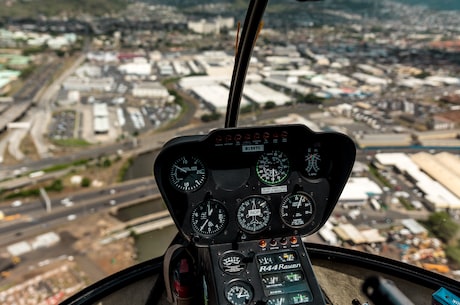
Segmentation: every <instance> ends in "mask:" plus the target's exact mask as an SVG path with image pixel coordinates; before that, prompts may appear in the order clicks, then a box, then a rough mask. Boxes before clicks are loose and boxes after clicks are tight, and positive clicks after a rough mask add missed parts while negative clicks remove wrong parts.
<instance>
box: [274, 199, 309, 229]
mask: <svg viewBox="0 0 460 305" xmlns="http://www.w3.org/2000/svg"><path fill="white" fill-rule="evenodd" d="M313 213H314V201H313V198H311V196H310V195H308V194H306V193H303V192H298V193H293V194H290V195H288V196H286V197H285V198H284V199H283V201H282V202H281V206H280V216H281V219H282V220H283V222H284V223H285V224H286V225H288V226H289V227H292V228H302V227H304V226H306V225H307V224H308V223H309V222H310V220H311V219H312V218H313Z"/></svg>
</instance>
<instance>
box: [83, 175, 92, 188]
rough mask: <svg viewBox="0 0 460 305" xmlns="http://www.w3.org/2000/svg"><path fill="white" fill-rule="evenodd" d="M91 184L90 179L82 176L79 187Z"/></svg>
mask: <svg viewBox="0 0 460 305" xmlns="http://www.w3.org/2000/svg"><path fill="white" fill-rule="evenodd" d="M90 185H91V179H89V178H88V177H83V179H81V187H88V186H90Z"/></svg>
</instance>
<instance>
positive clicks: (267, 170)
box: [256, 150, 289, 185]
mask: <svg viewBox="0 0 460 305" xmlns="http://www.w3.org/2000/svg"><path fill="white" fill-rule="evenodd" d="M256 172H257V176H258V177H259V179H260V180H261V181H262V182H263V183H265V184H269V185H274V184H278V183H281V182H283V181H284V180H285V179H286V178H287V176H288V174H289V159H288V158H287V156H286V155H285V154H284V153H283V152H282V151H279V150H274V151H271V152H266V153H264V154H262V155H261V156H260V157H259V159H258V160H257V165H256Z"/></svg>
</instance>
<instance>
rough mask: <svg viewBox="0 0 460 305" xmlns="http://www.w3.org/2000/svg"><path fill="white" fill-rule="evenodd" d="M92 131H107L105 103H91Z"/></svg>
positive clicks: (107, 116)
mask: <svg viewBox="0 0 460 305" xmlns="http://www.w3.org/2000/svg"><path fill="white" fill-rule="evenodd" d="M93 124H94V125H93V131H94V133H95V134H107V133H108V132H109V127H110V124H109V110H108V108H107V104H105V103H95V104H94V105H93Z"/></svg>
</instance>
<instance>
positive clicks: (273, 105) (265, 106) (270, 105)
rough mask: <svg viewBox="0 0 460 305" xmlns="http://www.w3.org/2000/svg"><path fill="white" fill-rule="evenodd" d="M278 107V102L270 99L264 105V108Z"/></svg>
mask: <svg viewBox="0 0 460 305" xmlns="http://www.w3.org/2000/svg"><path fill="white" fill-rule="evenodd" d="M275 107H276V103H275V102H273V101H268V102H266V103H265V105H264V109H266V110H268V109H273V108H275Z"/></svg>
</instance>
